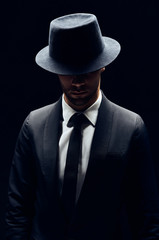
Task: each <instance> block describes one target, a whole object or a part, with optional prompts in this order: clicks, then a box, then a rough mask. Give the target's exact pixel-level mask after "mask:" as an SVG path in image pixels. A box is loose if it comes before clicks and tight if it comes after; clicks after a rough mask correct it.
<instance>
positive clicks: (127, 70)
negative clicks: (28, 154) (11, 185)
mask: <svg viewBox="0 0 159 240" xmlns="http://www.w3.org/2000/svg"><path fill="white" fill-rule="evenodd" d="M1 6H2V7H1V12H2V14H1V16H2V21H1V33H2V34H1V40H2V42H3V43H2V45H1V51H0V53H1V54H0V56H1V59H2V65H1V66H2V68H1V79H0V98H1V99H0V107H1V117H0V121H1V122H0V133H1V134H0V136H1V137H0V139H1V143H0V144H1V165H0V166H1V167H0V239H1V240H3V239H4V232H5V230H4V212H5V204H6V193H7V183H8V175H9V169H10V164H11V159H12V155H13V151H14V146H15V142H16V138H17V135H18V133H19V130H20V127H21V125H22V122H23V121H24V119H25V117H26V116H27V115H28V113H29V112H30V111H31V110H33V109H36V108H38V107H41V106H44V105H46V104H50V103H52V102H54V101H55V100H57V99H58V98H59V96H60V94H61V90H60V85H59V82H58V79H57V77H56V76H55V75H54V74H52V73H49V72H47V71H45V70H43V69H41V68H40V67H38V66H37V65H36V64H35V62H34V58H35V55H36V53H37V52H38V51H39V50H40V49H41V48H43V47H44V46H46V45H47V44H48V31H49V24H50V21H51V20H52V19H54V18H56V17H59V16H62V15H65V14H69V13H74V12H90V13H94V14H95V15H96V16H97V18H98V21H99V24H100V26H101V30H102V33H103V35H105V36H108V37H112V38H115V39H116V40H118V41H119V42H120V43H121V47H122V51H121V53H120V55H119V57H118V58H117V60H116V61H115V62H113V63H112V64H111V65H110V66H107V67H106V71H105V72H104V73H103V77H102V78H103V80H102V89H103V91H104V93H105V94H106V95H107V97H108V98H109V99H110V100H112V101H114V102H115V103H117V104H119V105H122V106H123V107H126V108H128V109H130V110H132V111H135V112H137V113H138V114H140V115H141V116H142V118H143V119H144V121H145V123H146V126H147V129H148V132H149V137H150V143H151V148H152V155H153V160H154V163H155V170H156V173H157V179H158V183H159V160H158V143H159V141H158V136H159V124H158V121H159V118H158V117H159V112H158V80H159V75H158V52H159V51H158V48H159V44H158V41H159V37H158V23H159V22H158V9H157V0H150V1H148V0H133V1H129V0H110V1H107V0H97V1H95V0H94V1H89V0H85V1H84V0H77V1H76V0H61V1H60V0H56V1H55V0H52V1H51V0H45V1H42V0H36V1H34V0H28V1H26V0H25V1H22V0H19V1H10V2H9V1H6V3H4V4H3V5H1Z"/></svg>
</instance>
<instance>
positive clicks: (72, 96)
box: [58, 68, 105, 111]
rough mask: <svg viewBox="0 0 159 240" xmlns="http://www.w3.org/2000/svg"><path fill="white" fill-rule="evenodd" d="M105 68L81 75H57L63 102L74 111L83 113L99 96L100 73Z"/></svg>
mask: <svg viewBox="0 0 159 240" xmlns="http://www.w3.org/2000/svg"><path fill="white" fill-rule="evenodd" d="M104 70H105V68H101V69H100V70H97V71H95V72H91V73H87V74H82V75H58V77H59V79H60V83H61V86H62V89H63V92H64V98H65V101H66V102H67V103H68V105H69V106H71V107H72V108H73V109H75V110H76V111H84V110H85V109H87V108H88V107H89V106H91V105H92V104H93V103H94V102H95V101H96V100H97V98H98V96H99V90H100V80H101V73H102V72H103V71H104Z"/></svg>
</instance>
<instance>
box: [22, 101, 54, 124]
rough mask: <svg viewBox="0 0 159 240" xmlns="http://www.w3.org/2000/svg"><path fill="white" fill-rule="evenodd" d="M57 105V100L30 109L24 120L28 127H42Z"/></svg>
mask: <svg viewBox="0 0 159 240" xmlns="http://www.w3.org/2000/svg"><path fill="white" fill-rule="evenodd" d="M57 105H59V104H58V102H55V103H52V104H49V105H46V106H44V107H41V108H38V109H35V110H33V111H31V112H30V114H29V115H28V117H27V118H26V120H25V122H27V125H28V126H29V128H32V129H38V128H43V127H44V125H45V124H46V122H47V120H48V119H49V117H50V115H51V114H52V113H53V112H54V109H56V107H57Z"/></svg>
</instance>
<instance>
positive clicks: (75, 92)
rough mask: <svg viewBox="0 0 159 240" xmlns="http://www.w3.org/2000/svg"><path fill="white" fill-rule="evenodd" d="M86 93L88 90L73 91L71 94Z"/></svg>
mask: <svg viewBox="0 0 159 240" xmlns="http://www.w3.org/2000/svg"><path fill="white" fill-rule="evenodd" d="M85 93H86V91H77V90H76V91H71V94H73V95H82V94H85Z"/></svg>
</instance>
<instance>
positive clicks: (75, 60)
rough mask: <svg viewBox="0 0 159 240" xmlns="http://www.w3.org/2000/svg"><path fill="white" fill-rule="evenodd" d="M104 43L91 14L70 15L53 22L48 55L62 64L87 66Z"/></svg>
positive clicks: (94, 17) (100, 50)
mask: <svg viewBox="0 0 159 240" xmlns="http://www.w3.org/2000/svg"><path fill="white" fill-rule="evenodd" d="M103 48H104V43H103V39H102V34H101V31H100V28H99V24H98V21H97V18H96V16H95V15H93V14H71V15H66V16H63V17H60V18H57V19H55V20H53V21H52V22H51V23H50V31H49V55H50V57H52V58H54V59H56V60H57V61H59V62H63V63H64V64H66V63H67V64H71V65H78V64H87V63H89V62H90V61H92V59H94V58H96V57H97V56H98V55H99V54H100V53H101V52H102V50H103Z"/></svg>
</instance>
